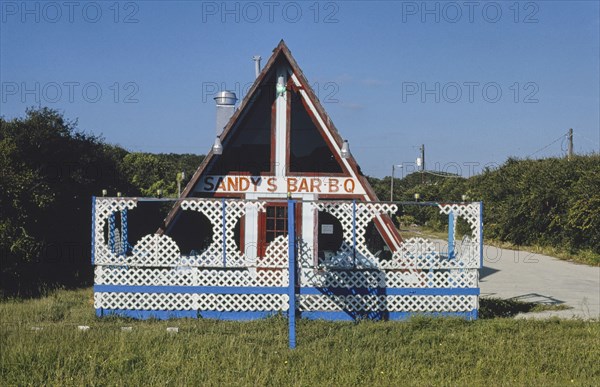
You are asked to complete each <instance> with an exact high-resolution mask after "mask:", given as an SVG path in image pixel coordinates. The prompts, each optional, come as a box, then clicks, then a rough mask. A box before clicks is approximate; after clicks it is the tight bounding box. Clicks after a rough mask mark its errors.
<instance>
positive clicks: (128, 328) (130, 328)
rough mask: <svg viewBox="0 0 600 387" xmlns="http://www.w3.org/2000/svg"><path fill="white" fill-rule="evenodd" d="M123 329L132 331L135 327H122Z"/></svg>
mask: <svg viewBox="0 0 600 387" xmlns="http://www.w3.org/2000/svg"><path fill="white" fill-rule="evenodd" d="M121 330H122V331H123V332H131V331H132V330H133V328H132V327H121Z"/></svg>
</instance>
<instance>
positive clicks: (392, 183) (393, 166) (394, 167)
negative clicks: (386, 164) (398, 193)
mask: <svg viewBox="0 0 600 387" xmlns="http://www.w3.org/2000/svg"><path fill="white" fill-rule="evenodd" d="M396 168H403V165H402V164H398V165H396V164H392V180H391V181H390V202H393V201H394V175H395V172H396Z"/></svg>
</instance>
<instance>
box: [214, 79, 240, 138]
mask: <svg viewBox="0 0 600 387" xmlns="http://www.w3.org/2000/svg"><path fill="white" fill-rule="evenodd" d="M214 100H215V102H216V103H217V126H216V131H217V136H218V135H220V134H221V132H222V131H223V128H225V125H227V123H228V122H229V119H230V118H231V116H233V113H235V103H236V102H237V97H236V96H235V93H234V92H233V91H229V90H225V91H220V92H218V93H217V96H216V97H215V98H214Z"/></svg>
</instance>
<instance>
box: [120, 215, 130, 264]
mask: <svg viewBox="0 0 600 387" xmlns="http://www.w3.org/2000/svg"><path fill="white" fill-rule="evenodd" d="M127 227H128V225H127V208H124V209H123V210H122V211H121V249H122V251H121V253H122V254H124V255H127V253H128V252H129V241H128V239H129V236H128V233H129V232H128V229H127Z"/></svg>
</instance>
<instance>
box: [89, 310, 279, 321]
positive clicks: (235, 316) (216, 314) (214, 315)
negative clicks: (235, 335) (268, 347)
mask: <svg viewBox="0 0 600 387" xmlns="http://www.w3.org/2000/svg"><path fill="white" fill-rule="evenodd" d="M277 314H281V312H280V311H275V310H273V311H247V312H221V311H217V310H206V311H197V310H132V309H96V316H98V317H104V316H120V317H128V318H135V319H138V320H147V319H158V320H169V319H175V318H209V319H216V320H237V321H249V320H258V319H263V318H267V317H271V316H275V315H277Z"/></svg>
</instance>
